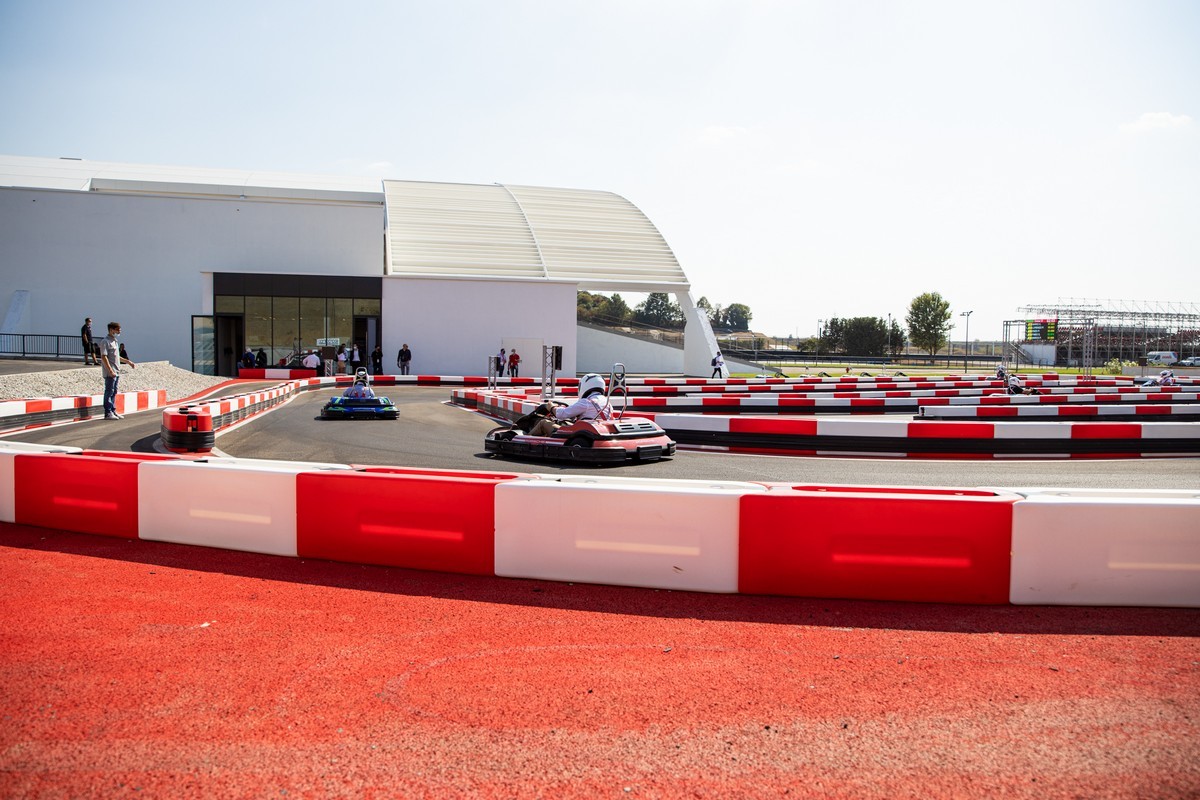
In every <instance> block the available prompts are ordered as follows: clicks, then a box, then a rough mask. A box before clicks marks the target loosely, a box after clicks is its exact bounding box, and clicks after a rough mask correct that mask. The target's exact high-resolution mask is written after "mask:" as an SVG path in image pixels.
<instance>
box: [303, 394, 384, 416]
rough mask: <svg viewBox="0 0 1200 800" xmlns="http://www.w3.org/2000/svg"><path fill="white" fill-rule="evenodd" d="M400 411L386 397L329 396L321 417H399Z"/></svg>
mask: <svg viewBox="0 0 1200 800" xmlns="http://www.w3.org/2000/svg"><path fill="white" fill-rule="evenodd" d="M399 416H400V412H399V411H398V410H397V409H396V406H394V405H392V401H391V400H389V399H387V398H386V397H345V396H343V395H338V396H337V397H331V398H329V402H327V403H326V404H325V406H324V407H323V408H322V409H321V419H398V418H399Z"/></svg>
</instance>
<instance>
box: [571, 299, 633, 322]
mask: <svg viewBox="0 0 1200 800" xmlns="http://www.w3.org/2000/svg"><path fill="white" fill-rule="evenodd" d="M575 310H576V314H575V316H576V317H577V318H578V319H581V320H584V321H588V320H594V321H596V322H605V323H608V324H610V325H620V324H622V323H626V322H629V320H631V319H632V318H633V311H632V310H631V309H630V308H629V304H628V303H626V302H625V300H624V298H622V297H621V295H619V294H614V295H612V296H611V297H605V296H604V295H602V294H592V293H591V292H579V293H578V294H577V295H576V298H575Z"/></svg>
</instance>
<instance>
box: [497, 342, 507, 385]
mask: <svg viewBox="0 0 1200 800" xmlns="http://www.w3.org/2000/svg"><path fill="white" fill-rule="evenodd" d="M507 363H508V356H506V355H505V354H504V348H503V347H501V348H500V353H499V354H498V355H497V356H496V376H497V377H500V378H503V377H504V366H505V365H506V364H507Z"/></svg>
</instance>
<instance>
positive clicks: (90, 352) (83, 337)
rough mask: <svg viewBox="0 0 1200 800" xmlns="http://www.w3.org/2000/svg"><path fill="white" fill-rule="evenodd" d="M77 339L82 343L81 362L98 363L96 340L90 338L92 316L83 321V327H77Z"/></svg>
mask: <svg viewBox="0 0 1200 800" xmlns="http://www.w3.org/2000/svg"><path fill="white" fill-rule="evenodd" d="M79 339H80V341H81V343H82V344H83V363H85V364H99V363H100V362H99V361H98V360H97V359H96V342H95V340H94V339H92V318H91V317H88V318H87V319H85V320H84V321H83V327H82V328H80V329H79Z"/></svg>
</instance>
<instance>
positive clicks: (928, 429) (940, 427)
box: [908, 421, 996, 439]
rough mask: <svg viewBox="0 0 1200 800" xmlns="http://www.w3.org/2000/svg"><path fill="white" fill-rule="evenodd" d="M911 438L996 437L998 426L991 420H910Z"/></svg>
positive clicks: (909, 434) (909, 431)
mask: <svg viewBox="0 0 1200 800" xmlns="http://www.w3.org/2000/svg"><path fill="white" fill-rule="evenodd" d="M908 437H909V438H910V439H994V438H996V426H995V425H992V424H991V423H990V422H940V421H939V422H910V423H909V424H908Z"/></svg>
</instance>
